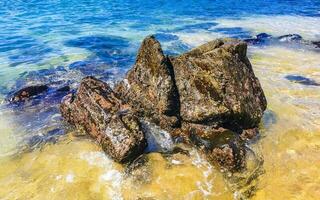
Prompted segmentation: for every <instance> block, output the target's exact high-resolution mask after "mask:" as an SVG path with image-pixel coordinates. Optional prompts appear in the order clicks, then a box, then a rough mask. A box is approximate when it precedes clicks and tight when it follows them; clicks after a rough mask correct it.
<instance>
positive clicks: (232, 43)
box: [170, 39, 267, 128]
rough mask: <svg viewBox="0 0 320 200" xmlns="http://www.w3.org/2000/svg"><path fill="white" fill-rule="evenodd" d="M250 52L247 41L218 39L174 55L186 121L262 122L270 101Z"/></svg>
mask: <svg viewBox="0 0 320 200" xmlns="http://www.w3.org/2000/svg"><path fill="white" fill-rule="evenodd" d="M246 52H247V44H246V43H245V42H241V41H239V40H235V39H218V40H214V41H211V42H208V43H206V44H204V45H202V46H200V47H197V48H195V49H193V50H191V51H190V52H187V53H185V54H182V55H180V56H177V57H171V58H170V60H171V62H172V64H173V69H174V77H175V83H176V85H177V88H178V93H179V97H180V116H181V118H182V120H183V121H185V122H190V123H196V124H204V125H215V126H221V127H227V128H238V127H240V128H251V127H256V126H257V125H258V123H259V122H260V119H261V117H262V115H263V111H264V110H265V109H266V105H267V102H266V98H265V96H264V93H263V91H262V88H261V86H260V83H259V80H258V79H257V78H256V76H255V74H254V72H253V69H252V66H251V64H250V61H249V59H248V58H247V56H246Z"/></svg>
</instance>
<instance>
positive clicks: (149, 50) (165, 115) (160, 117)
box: [115, 36, 180, 128]
mask: <svg viewBox="0 0 320 200" xmlns="http://www.w3.org/2000/svg"><path fill="white" fill-rule="evenodd" d="M115 91H116V93H118V94H119V95H120V97H121V99H123V100H124V101H125V102H126V103H128V104H130V105H131V106H132V107H133V108H134V109H135V111H136V112H137V113H138V114H139V115H140V116H143V117H148V118H150V119H151V120H152V121H153V122H155V123H156V124H158V125H161V127H164V128H170V127H177V126H179V109H180V107H179V97H178V92H177V88H176V86H175V82H174V75H173V68H172V65H171V62H170V60H169V59H168V58H167V57H166V56H165V55H164V54H163V52H162V49H161V45H160V43H159V42H158V41H157V40H156V39H155V38H154V37H153V36H150V37H147V38H146V39H144V41H143V42H142V45H141V47H140V49H139V52H138V55H137V59H136V63H135V65H134V66H133V68H132V69H131V70H130V71H129V72H128V74H127V76H126V78H125V79H124V80H123V81H122V82H120V84H118V86H117V87H116V89H115Z"/></svg>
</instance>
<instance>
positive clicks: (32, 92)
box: [9, 85, 49, 103]
mask: <svg viewBox="0 0 320 200" xmlns="http://www.w3.org/2000/svg"><path fill="white" fill-rule="evenodd" d="M48 89H49V87H48V86H47V85H33V86H28V87H25V88H23V89H21V90H19V91H17V92H15V93H14V94H13V95H12V97H11V98H10V99H9V102H11V103H19V102H24V101H27V100H29V99H30V98H32V97H34V96H37V95H39V94H41V93H43V92H45V91H47V90H48Z"/></svg>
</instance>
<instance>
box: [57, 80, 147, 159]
mask: <svg viewBox="0 0 320 200" xmlns="http://www.w3.org/2000/svg"><path fill="white" fill-rule="evenodd" d="M60 110H61V113H62V116H63V117H64V118H65V119H66V120H67V121H68V122H69V123H71V124H73V125H75V126H76V127H78V128H82V129H84V131H86V132H87V133H88V134H90V135H91V136H92V137H93V138H95V139H96V140H97V141H98V142H99V143H100V144H101V146H102V148H103V150H104V151H105V152H106V153H107V154H108V155H109V156H110V157H111V158H113V159H114V160H116V161H118V162H121V163H123V162H128V161H131V160H133V159H135V158H136V157H137V156H139V155H140V154H142V153H143V150H144V149H145V147H146V146H147V144H146V139H145V136H144V133H143V132H142V130H141V127H140V122H139V120H138V119H137V117H136V116H135V115H134V114H133V113H132V112H131V110H130V107H128V106H127V105H124V104H122V102H121V100H119V99H118V98H117V97H116V95H115V93H114V92H113V91H112V89H111V88H110V87H109V86H108V85H107V84H106V83H104V82H102V81H100V80H98V79H95V78H93V77H87V78H84V79H83V80H82V82H81V85H80V87H79V89H78V91H77V94H76V95H73V94H70V95H67V96H66V97H65V98H64V99H63V101H62V104H61V108H60Z"/></svg>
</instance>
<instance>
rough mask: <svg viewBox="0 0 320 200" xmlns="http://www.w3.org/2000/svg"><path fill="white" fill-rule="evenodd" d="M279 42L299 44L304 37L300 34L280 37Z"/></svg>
mask: <svg viewBox="0 0 320 200" xmlns="http://www.w3.org/2000/svg"><path fill="white" fill-rule="evenodd" d="M278 40H279V41H280V42H299V41H301V40H302V37H301V36H300V35H298V34H288V35H282V36H280V37H278Z"/></svg>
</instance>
